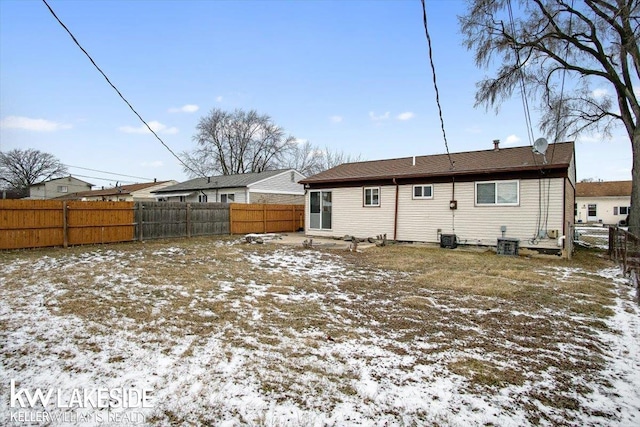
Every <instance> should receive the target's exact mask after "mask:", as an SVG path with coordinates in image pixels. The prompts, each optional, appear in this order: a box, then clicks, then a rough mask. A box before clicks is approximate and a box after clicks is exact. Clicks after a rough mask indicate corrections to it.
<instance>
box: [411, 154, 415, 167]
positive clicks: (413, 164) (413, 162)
mask: <svg viewBox="0 0 640 427" xmlns="http://www.w3.org/2000/svg"><path fill="white" fill-rule="evenodd" d="M411 164H412V166H415V165H416V156H413V161H412V163H411Z"/></svg>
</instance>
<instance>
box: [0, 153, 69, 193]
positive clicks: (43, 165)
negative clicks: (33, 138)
mask: <svg viewBox="0 0 640 427" xmlns="http://www.w3.org/2000/svg"><path fill="white" fill-rule="evenodd" d="M66 173H67V168H66V167H65V166H64V165H63V164H62V163H61V162H60V160H58V159H57V158H56V157H55V156H54V155H53V154H49V153H44V152H42V151H39V150H34V149H31V148H29V149H26V150H20V149H13V150H9V151H6V152H0V187H4V188H6V189H11V190H16V191H19V192H21V193H22V194H24V195H26V194H27V193H28V191H29V187H30V186H31V185H33V184H35V183H36V182H40V181H45V180H47V179H50V178H55V177H59V176H62V175H64V174H66Z"/></svg>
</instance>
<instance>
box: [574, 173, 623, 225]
mask: <svg viewBox="0 0 640 427" xmlns="http://www.w3.org/2000/svg"><path fill="white" fill-rule="evenodd" d="M631 184H632V182H631V181H604V182H579V183H577V184H576V205H575V217H576V218H575V221H576V222H577V223H601V224H612V225H617V224H620V223H621V221H622V223H623V224H626V220H627V215H629V207H630V206H631Z"/></svg>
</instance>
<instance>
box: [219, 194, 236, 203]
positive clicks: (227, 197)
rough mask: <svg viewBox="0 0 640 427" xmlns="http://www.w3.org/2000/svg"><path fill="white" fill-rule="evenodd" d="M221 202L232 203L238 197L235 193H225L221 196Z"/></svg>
mask: <svg viewBox="0 0 640 427" xmlns="http://www.w3.org/2000/svg"><path fill="white" fill-rule="evenodd" d="M220 201H221V202H222V203H231V202H235V201H236V195H235V194H233V193H223V194H221V195H220Z"/></svg>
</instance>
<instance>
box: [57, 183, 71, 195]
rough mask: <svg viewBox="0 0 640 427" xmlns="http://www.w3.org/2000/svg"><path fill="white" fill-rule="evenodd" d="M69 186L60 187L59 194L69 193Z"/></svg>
mask: <svg viewBox="0 0 640 427" xmlns="http://www.w3.org/2000/svg"><path fill="white" fill-rule="evenodd" d="M68 192H69V186H68V185H58V193H68Z"/></svg>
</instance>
